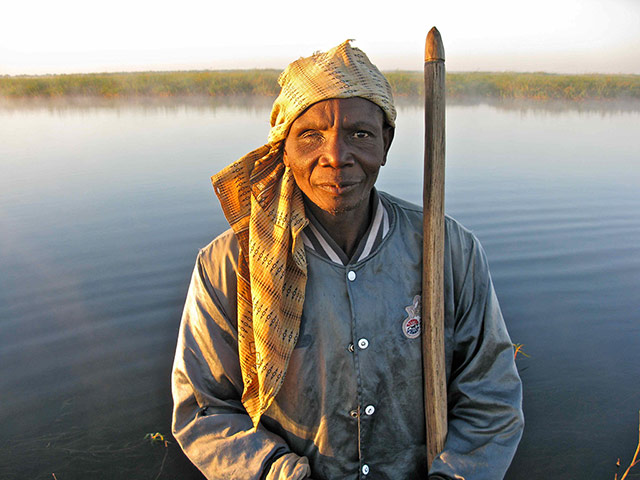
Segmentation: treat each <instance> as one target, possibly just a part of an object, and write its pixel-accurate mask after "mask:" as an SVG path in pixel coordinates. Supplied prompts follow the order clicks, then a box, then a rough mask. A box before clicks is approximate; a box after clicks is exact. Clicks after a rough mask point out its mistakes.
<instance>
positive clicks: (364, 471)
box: [362, 463, 369, 475]
mask: <svg viewBox="0 0 640 480" xmlns="http://www.w3.org/2000/svg"><path fill="white" fill-rule="evenodd" d="M362 474H363V475H369V465H367V464H366V463H365V464H364V465H362Z"/></svg>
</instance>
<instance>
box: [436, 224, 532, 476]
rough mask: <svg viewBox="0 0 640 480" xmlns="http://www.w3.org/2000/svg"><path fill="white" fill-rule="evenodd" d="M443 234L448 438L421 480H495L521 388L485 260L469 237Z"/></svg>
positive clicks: (508, 449)
mask: <svg viewBox="0 0 640 480" xmlns="http://www.w3.org/2000/svg"><path fill="white" fill-rule="evenodd" d="M449 233H450V235H449V242H450V248H449V249H448V252H449V253H448V255H449V258H448V261H447V259H446V257H445V265H447V267H446V268H449V269H450V271H449V275H447V273H445V278H446V277H447V276H448V278H450V279H451V282H450V284H449V286H448V287H447V286H446V287H445V288H450V291H451V293H452V294H451V295H450V296H449V298H450V299H452V300H451V301H452V302H454V303H453V305H451V306H450V310H452V311H453V315H452V317H453V318H452V319H453V322H452V323H453V324H452V325H446V326H445V330H447V329H448V330H449V332H448V337H449V339H450V342H449V344H448V345H446V346H445V348H447V349H448V350H449V352H448V354H447V379H448V381H447V383H448V385H447V389H448V390H447V401H448V433H447V438H446V442H445V447H444V450H443V452H442V453H441V454H440V455H439V456H438V457H437V458H436V459H435V460H434V462H433V465H432V466H431V470H430V472H429V473H430V475H441V476H443V477H445V478H465V479H473V480H499V479H502V478H504V475H505V473H506V471H507V468H508V467H509V465H510V463H511V460H512V459H513V456H514V454H515V451H516V448H517V446H518V443H519V441H520V437H521V436H522V430H523V426H524V417H523V414H522V385H521V382H520V377H519V376H518V372H517V370H516V366H515V361H514V357H513V346H512V343H511V339H510V338H509V335H508V333H507V330H506V326H505V323H504V320H503V318H502V313H501V311H500V306H499V304H498V300H497V298H496V294H495V291H494V288H493V284H492V281H491V277H490V274H489V267H488V264H487V259H486V256H485V253H484V251H483V249H482V247H481V246H480V243H479V242H478V240H477V239H476V238H475V236H473V235H472V234H471V233H470V232H468V231H466V230H464V229H462V228H460V229H457V230H456V229H449Z"/></svg>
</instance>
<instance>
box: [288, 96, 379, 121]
mask: <svg viewBox="0 0 640 480" xmlns="http://www.w3.org/2000/svg"><path fill="white" fill-rule="evenodd" d="M336 121H340V122H341V123H342V124H343V125H345V126H349V125H372V126H378V125H381V124H382V123H384V112H383V111H382V109H381V108H380V107H379V106H378V105H376V104H375V103H373V102H371V101H369V100H367V99H365V98H361V97H351V98H330V99H327V100H322V101H320V102H317V103H314V104H313V105H311V106H310V107H309V108H307V109H306V110H305V111H304V112H302V113H301V114H300V116H298V118H296V120H295V121H294V122H293V125H296V126H299V125H301V124H305V125H306V124H320V123H327V122H329V123H334V122H336Z"/></svg>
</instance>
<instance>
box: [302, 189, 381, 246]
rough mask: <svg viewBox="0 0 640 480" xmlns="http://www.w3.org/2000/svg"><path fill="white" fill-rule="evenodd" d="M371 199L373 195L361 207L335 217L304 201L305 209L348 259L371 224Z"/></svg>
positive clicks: (306, 200)
mask: <svg viewBox="0 0 640 480" xmlns="http://www.w3.org/2000/svg"><path fill="white" fill-rule="evenodd" d="M372 198H373V195H370V197H369V200H367V201H366V202H362V204H361V205H359V206H358V207H356V208H354V209H353V210H349V211H347V212H341V213H338V214H335V215H334V214H331V213H329V212H327V211H325V210H322V209H321V208H319V207H318V206H317V205H315V204H314V203H313V202H311V201H309V200H308V199H307V198H306V197H305V199H304V200H305V208H307V209H309V210H311V213H312V214H313V216H314V217H315V218H316V220H317V221H318V222H320V224H321V225H322V226H323V227H324V229H325V230H326V231H327V233H328V234H329V235H330V236H331V238H332V239H333V241H334V242H336V244H337V245H338V247H340V248H341V249H342V251H343V252H344V253H345V254H346V255H347V257H348V258H351V257H352V256H353V254H354V253H355V251H356V249H357V248H358V245H359V244H360V240H361V239H362V237H363V236H364V234H365V233H366V232H367V228H369V224H370V223H371V212H372V211H373V208H372V206H371V199H372Z"/></svg>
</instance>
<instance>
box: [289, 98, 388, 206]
mask: <svg viewBox="0 0 640 480" xmlns="http://www.w3.org/2000/svg"><path fill="white" fill-rule="evenodd" d="M392 139H393V128H391V127H388V126H385V124H384V114H383V113H382V110H381V109H380V107H378V106H377V105H376V104H375V103H373V102H370V101H369V100H365V99H364V98H359V97H354V98H340V99H338V98H332V99H330V100H324V101H322V102H318V103H316V104H314V105H312V106H311V107H309V108H308V109H307V110H305V112H304V113H303V114H302V115H300V116H299V117H298V118H297V119H296V120H295V121H294V122H293V124H292V125H291V129H290V130H289V134H288V135H287V139H286V140H285V146H284V157H283V161H284V164H285V165H286V166H287V167H289V168H290V169H291V171H292V173H293V176H294V178H295V181H296V183H297V185H298V187H300V190H302V192H303V193H304V194H305V196H306V197H307V198H308V199H309V200H310V201H311V202H313V203H314V204H315V205H317V206H318V207H319V208H321V209H322V210H324V211H326V212H328V213H330V214H332V215H339V214H341V213H344V212H347V211H350V210H354V209H357V208H359V207H362V206H363V205H365V206H366V205H367V203H366V202H368V200H369V196H370V194H371V189H372V188H373V185H374V183H375V182H376V179H377V178H378V171H379V170H380V167H381V166H382V165H384V164H385V162H386V160H387V152H388V151H389V147H390V145H391V140H392Z"/></svg>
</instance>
